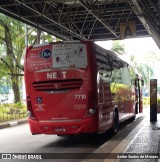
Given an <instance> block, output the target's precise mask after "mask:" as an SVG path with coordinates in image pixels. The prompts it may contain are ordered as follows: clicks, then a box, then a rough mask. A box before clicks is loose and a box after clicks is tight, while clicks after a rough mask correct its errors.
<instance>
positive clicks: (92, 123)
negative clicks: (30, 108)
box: [28, 116, 98, 135]
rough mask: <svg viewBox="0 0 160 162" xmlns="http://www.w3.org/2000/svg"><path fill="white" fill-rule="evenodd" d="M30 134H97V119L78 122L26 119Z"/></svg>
mask: <svg viewBox="0 0 160 162" xmlns="http://www.w3.org/2000/svg"><path fill="white" fill-rule="evenodd" d="M28 121H29V125H30V130H31V133H32V134H58V135H69V134H81V133H94V132H98V120H97V117H96V116H94V117H90V118H86V119H83V120H80V121H72V122H68V121H64V122H62V121H61V122H58V121H56V122H55V121H54V122H53V121H43V122H41V121H38V120H32V119H28Z"/></svg>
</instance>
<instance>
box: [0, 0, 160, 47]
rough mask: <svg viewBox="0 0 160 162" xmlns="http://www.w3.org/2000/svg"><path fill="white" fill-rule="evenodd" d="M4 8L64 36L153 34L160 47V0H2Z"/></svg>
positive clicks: (1, 8)
mask: <svg viewBox="0 0 160 162" xmlns="http://www.w3.org/2000/svg"><path fill="white" fill-rule="evenodd" d="M0 12H1V13H4V14H6V15H8V16H11V17H13V18H15V19H18V20H20V21H22V22H24V23H26V24H29V25H31V26H34V27H36V28H38V29H41V30H43V31H46V32H47V33H49V34H52V35H54V36H56V37H58V38H60V39H62V40H77V39H81V40H114V39H125V38H130V37H131V38H132V37H146V36H152V37H153V39H154V40H155V42H156V43H157V45H158V46H159V47H160V0H1V1H0Z"/></svg>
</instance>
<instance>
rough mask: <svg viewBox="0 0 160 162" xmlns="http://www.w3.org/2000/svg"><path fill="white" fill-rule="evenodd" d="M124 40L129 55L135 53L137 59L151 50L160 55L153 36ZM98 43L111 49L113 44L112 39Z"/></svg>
mask: <svg viewBox="0 0 160 162" xmlns="http://www.w3.org/2000/svg"><path fill="white" fill-rule="evenodd" d="M122 42H123V44H124V46H125V51H126V53H127V55H132V54H134V55H135V56H136V58H137V59H140V60H141V59H143V58H144V56H145V55H146V54H147V53H148V52H149V51H152V52H154V53H156V54H157V55H160V49H159V48H158V46H157V45H156V43H155V42H154V40H153V39H152V37H145V38H132V39H125V40H122ZM96 43H97V44H99V45H100V46H102V47H103V48H105V49H108V50H110V49H111V46H112V41H99V42H96Z"/></svg>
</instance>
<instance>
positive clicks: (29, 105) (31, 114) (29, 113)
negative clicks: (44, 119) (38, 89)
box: [27, 96, 37, 120]
mask: <svg viewBox="0 0 160 162" xmlns="http://www.w3.org/2000/svg"><path fill="white" fill-rule="evenodd" d="M27 110H28V117H29V118H30V119H32V120H37V118H36V116H35V114H34V112H33V109H32V104H31V99H30V96H27Z"/></svg>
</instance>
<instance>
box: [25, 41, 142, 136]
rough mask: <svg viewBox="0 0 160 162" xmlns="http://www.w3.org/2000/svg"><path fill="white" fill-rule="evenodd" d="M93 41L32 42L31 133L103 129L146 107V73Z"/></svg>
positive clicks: (28, 79) (28, 59) (28, 72)
mask: <svg viewBox="0 0 160 162" xmlns="http://www.w3.org/2000/svg"><path fill="white" fill-rule="evenodd" d="M129 70H130V65H129V64H128V63H127V62H126V61H124V60H123V59H121V58H120V57H119V56H118V55H116V54H115V53H113V52H111V51H108V50H105V49H103V48H102V47H100V46H98V45H96V44H95V43H94V42H91V41H75V42H72V41H70V42H59V43H48V44H40V45H34V46H32V47H28V48H27V50H26V56H25V85H26V100H27V109H28V121H29V125H30V130H31V133H32V134H33V135H34V134H57V135H74V134H81V133H103V132H106V131H107V130H108V129H110V128H112V129H113V132H114V133H116V132H117V131H118V126H119V123H120V122H122V121H124V120H127V119H129V118H132V119H134V118H135V116H136V113H138V112H142V97H141V96H142V95H141V89H142V85H141V78H139V76H138V75H137V76H136V75H135V76H136V77H135V79H134V81H133V80H132V81H131V79H130V72H129Z"/></svg>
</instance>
